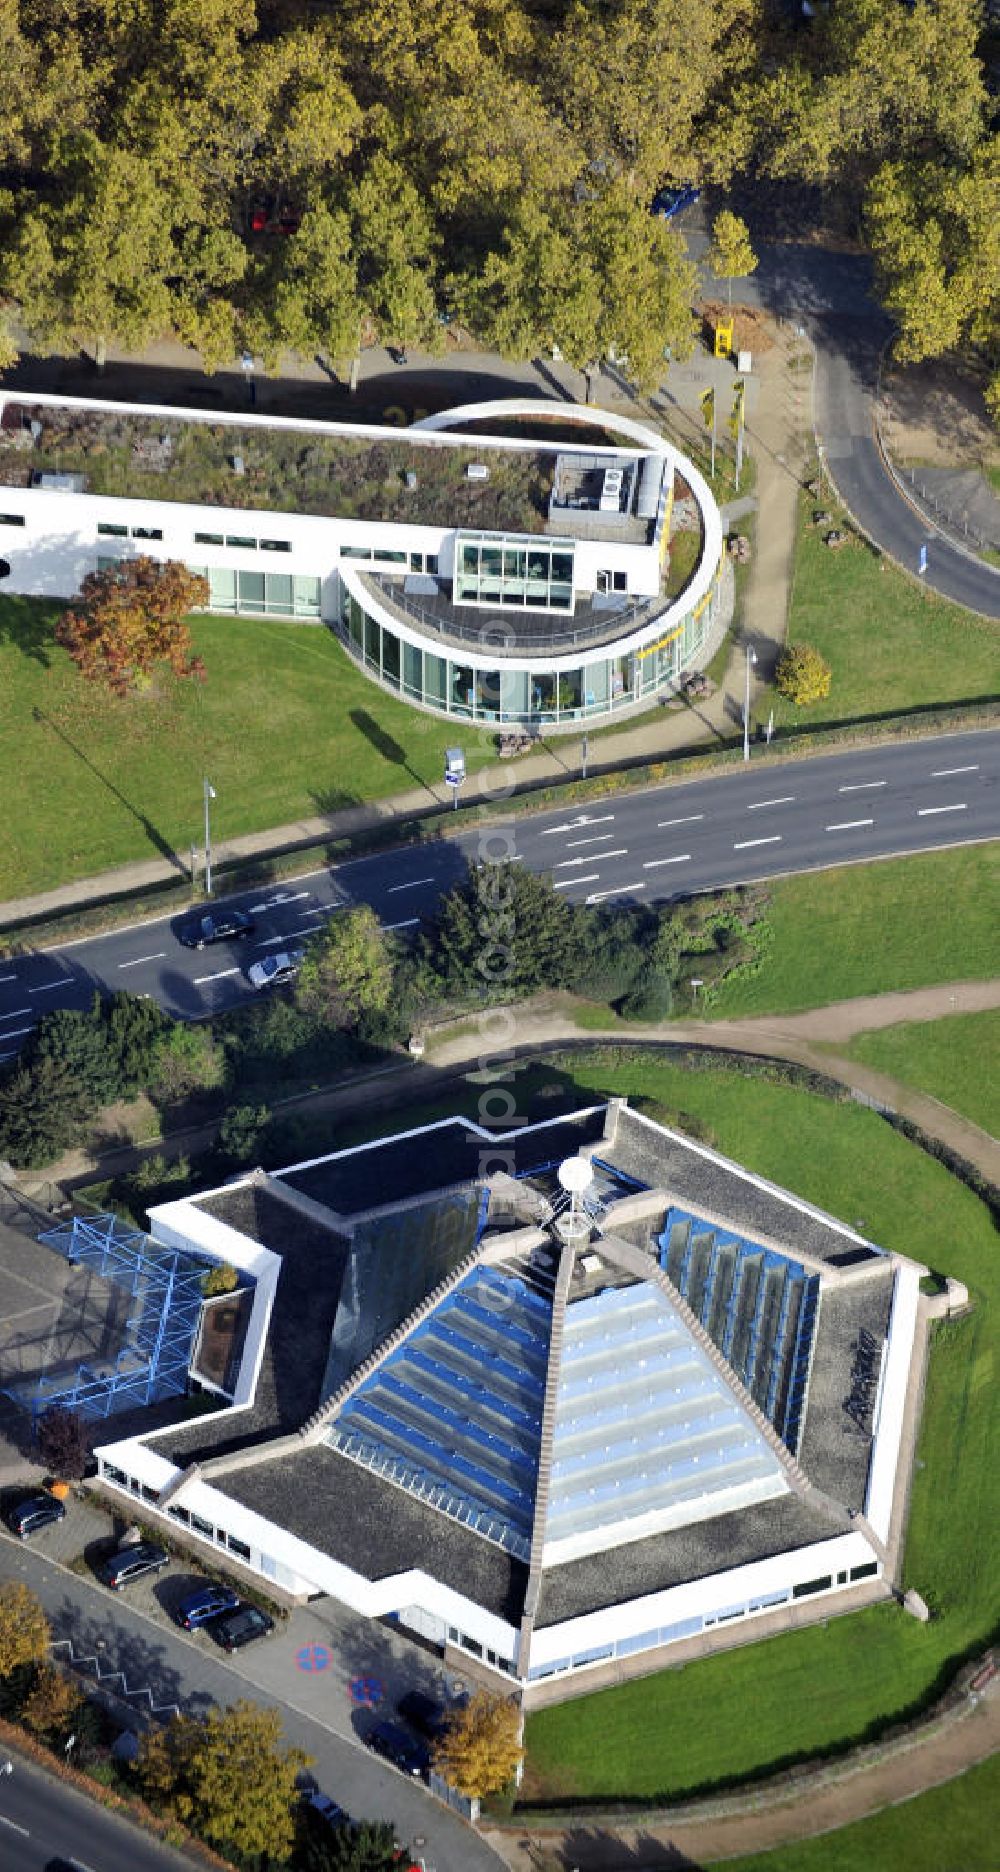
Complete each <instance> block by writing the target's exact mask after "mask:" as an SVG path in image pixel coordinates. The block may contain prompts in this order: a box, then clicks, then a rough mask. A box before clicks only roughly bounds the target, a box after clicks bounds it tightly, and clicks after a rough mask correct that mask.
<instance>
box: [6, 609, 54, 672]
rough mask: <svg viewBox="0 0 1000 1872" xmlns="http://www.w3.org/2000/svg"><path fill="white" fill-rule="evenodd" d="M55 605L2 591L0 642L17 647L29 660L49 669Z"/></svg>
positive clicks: (15, 648) (13, 647)
mask: <svg viewBox="0 0 1000 1872" xmlns="http://www.w3.org/2000/svg"><path fill="white" fill-rule="evenodd" d="M57 616H58V608H57V607H56V606H55V605H51V604H46V603H43V602H40V601H39V600H38V599H37V598H19V597H16V596H14V595H12V596H10V597H7V596H6V594H4V597H3V603H2V604H0V644H10V645H11V647H12V649H14V650H20V652H21V655H22V656H25V657H27V658H28V660H29V662H32V663H38V664H40V665H41V667H42V669H51V667H52V650H53V646H54V644H55V628H56V618H57Z"/></svg>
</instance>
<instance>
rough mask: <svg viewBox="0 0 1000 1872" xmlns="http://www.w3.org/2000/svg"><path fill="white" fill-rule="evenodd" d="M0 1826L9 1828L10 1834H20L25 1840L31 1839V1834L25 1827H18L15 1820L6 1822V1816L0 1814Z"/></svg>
mask: <svg viewBox="0 0 1000 1872" xmlns="http://www.w3.org/2000/svg"><path fill="white" fill-rule="evenodd" d="M0 1826H5V1827H9V1828H10V1830H11V1832H12V1833H21V1834H22V1835H23V1836H24V1838H25V1839H30V1838H31V1834H30V1833H29V1832H28V1829H27V1827H23V1826H18V1823H17V1821H16V1820H8V1818H7V1815H6V1814H0Z"/></svg>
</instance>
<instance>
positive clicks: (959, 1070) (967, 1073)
mask: <svg viewBox="0 0 1000 1872" xmlns="http://www.w3.org/2000/svg"><path fill="white" fill-rule="evenodd" d="M843 1051H844V1052H845V1053H847V1055H848V1057H849V1058H850V1059H856V1060H861V1061H862V1062H863V1064H864V1065H866V1066H872V1067H874V1068H875V1070H876V1071H877V1072H884V1073H889V1074H890V1076H891V1077H892V1078H893V1079H902V1080H903V1081H904V1083H905V1084H906V1085H911V1086H916V1087H917V1088H918V1090H919V1091H921V1092H929V1093H930V1094H931V1096H932V1097H933V1098H938V1099H941V1101H942V1103H943V1104H945V1105H951V1106H953V1107H954V1109H955V1111H958V1112H962V1113H963V1114H964V1116H965V1117H966V1118H971V1119H972V1121H973V1123H974V1124H978V1125H982V1127H983V1130H984V1131H989V1132H992V1133H994V1134H1000V1009H996V1010H994V1011H993V1012H990V1013H985V1014H952V1015H949V1016H948V1017H947V1018H946V1019H944V1020H938V1021H906V1022H904V1023H903V1025H902V1026H899V1027H886V1028H884V1029H883V1030H882V1031H881V1032H874V1033H867V1034H859V1036H858V1038H857V1039H856V1040H853V1041H852V1042H851V1044H850V1046H848V1047H845V1048H844V1049H843Z"/></svg>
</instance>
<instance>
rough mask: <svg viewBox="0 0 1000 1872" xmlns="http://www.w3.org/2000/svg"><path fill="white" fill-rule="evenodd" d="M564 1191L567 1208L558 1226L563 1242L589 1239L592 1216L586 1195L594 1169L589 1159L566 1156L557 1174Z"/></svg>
mask: <svg viewBox="0 0 1000 1872" xmlns="http://www.w3.org/2000/svg"><path fill="white" fill-rule="evenodd" d="M556 1176H557V1178H558V1180H559V1186H560V1188H561V1189H562V1190H563V1192H564V1199H563V1202H564V1206H563V1207H562V1209H561V1212H560V1214H559V1215H558V1217H557V1218H556V1222H555V1226H556V1228H557V1229H558V1231H559V1234H560V1235H561V1236H562V1239H563V1241H577V1240H580V1239H589V1237H590V1231H591V1227H592V1223H593V1217H592V1215H591V1212H590V1209H589V1208H588V1206H587V1202H586V1195H587V1191H588V1190H589V1189H590V1186H591V1184H592V1183H593V1181H594V1166H593V1164H592V1163H591V1162H590V1160H589V1158H587V1157H566V1158H564V1160H563V1162H562V1163H561V1164H560V1165H559V1168H558V1170H557V1171H556Z"/></svg>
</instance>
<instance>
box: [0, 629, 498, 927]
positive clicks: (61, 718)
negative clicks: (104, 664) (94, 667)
mask: <svg viewBox="0 0 1000 1872" xmlns="http://www.w3.org/2000/svg"><path fill="white" fill-rule="evenodd" d="M61 609H62V607H61V606H60V605H52V604H44V603H41V602H40V601H38V600H35V599H27V598H4V599H0V695H2V697H3V708H2V713H0V779H2V784H3V799H4V811H3V817H2V824H0V897H4V898H9V897H14V896H17V895H19V894H21V893H22V892H28V891H37V890H44V889H45V888H46V887H48V886H51V885H55V884H61V883H66V882H68V881H69V880H70V879H72V878H77V877H86V876H89V875H90V874H91V873H93V872H96V871H101V870H104V869H105V868H107V867H109V866H112V865H118V864H123V863H126V862H128V861H129V860H131V859H142V858H153V857H156V856H158V855H162V853H163V851H164V850H165V849H167V850H176V851H179V852H181V853H183V854H185V855H186V853H187V851H188V848H189V846H190V845H191V844H192V843H194V844H197V845H199V846H200V844H201V840H202V780H203V778H204V776H206V775H207V776H208V778H209V779H210V780H211V782H212V784H213V786H214V787H215V789H216V795H217V798H216V802H215V805H214V807H213V809H212V831H213V836H214V839H215V841H216V843H217V844H221V843H223V842H224V841H225V840H226V839H227V838H231V837H235V836H236V835H237V834H239V833H244V832H255V831H264V830H267V829H269V828H270V827H272V826H279V825H284V824H286V823H289V822H292V821H295V820H297V819H299V818H302V817H306V816H310V815H312V814H315V813H321V812H328V811H333V810H336V808H337V807H338V806H350V805H353V804H356V803H357V802H359V801H365V800H377V799H381V798H384V797H385V796H386V795H387V794H391V793H402V792H406V791H408V790H410V789H412V788H413V787H414V786H416V785H418V784H420V783H427V782H439V781H440V780H441V776H442V774H443V772H444V750H445V747H446V746H447V745H449V744H450V743H452V742H456V741H457V742H460V743H461V745H462V747H463V748H464V749H465V753H466V758H467V760H468V764H469V767H470V770H475V769H476V768H477V767H480V766H483V765H485V764H486V763H487V762H488V761H489V760H490V759H492V758H493V757H494V755H495V748H494V744H493V742H492V740H491V738H490V736H488V735H486V734H483V733H482V732H480V731H477V730H474V729H473V728H472V727H471V726H468V728H467V725H466V724H462V723H459V722H452V723H450V724H449V723H445V722H439V721H436V720H435V719H434V717H433V716H430V715H425V714H423V713H422V712H421V711H419V710H417V709H412V708H410V707H409V706H407V705H406V704H404V703H402V702H398V701H396V699H395V698H394V697H393V696H391V695H387V694H386V693H385V691H383V690H381V689H379V687H378V686H377V685H376V684H375V683H372V682H369V681H368V679H367V678H366V677H365V676H364V675H362V673H361V671H360V670H358V669H357V668H356V667H355V665H354V664H353V663H352V662H351V661H350V659H349V657H348V656H347V655H346V654H345V652H344V651H343V650H342V649H341V647H340V645H339V644H338V643H337V641H336V639H335V638H334V636H333V635H332V633H331V632H330V631H328V630H324V629H323V628H321V627H316V626H310V625H306V624H283V623H276V622H275V621H274V620H273V619H258V618H207V617H199V618H195V619H193V620H192V636H193V639H194V647H195V649H196V651H197V652H198V654H199V655H200V656H201V657H203V658H204V660H205V664H206V666H207V672H208V674H207V678H206V680H205V681H204V682H203V683H202V682H193V681H177V680H176V679H175V678H173V677H170V676H167V675H164V676H163V677H162V678H157V680H156V682H155V683H154V685H153V688H152V689H151V691H149V692H148V693H146V694H144V695H137V696H133V697H129V698H127V699H126V700H124V701H119V700H117V699H116V698H115V697H113V696H109V695H107V694H105V693H104V691H102V690H99V689H97V688H95V687H94V686H93V685H92V684H87V683H85V682H84V681H83V680H82V678H81V677H80V676H79V675H78V673H77V671H76V669H75V668H74V666H73V664H72V663H71V662H70V660H69V657H68V656H67V655H66V653H65V652H64V651H63V650H61V649H60V648H59V646H58V645H57V644H56V643H55V640H54V637H53V631H54V627H55V623H56V620H57V618H58V616H59V613H60V610H61Z"/></svg>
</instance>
